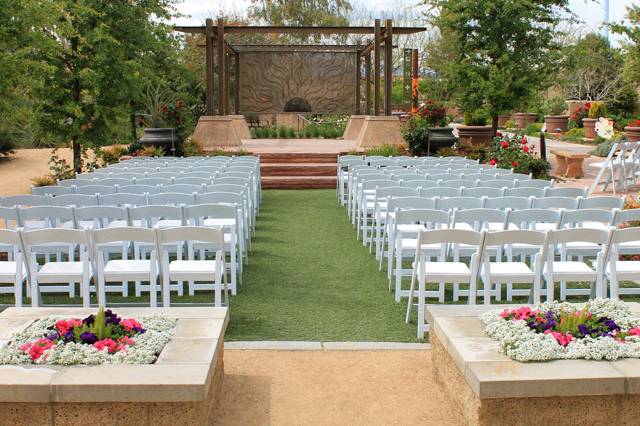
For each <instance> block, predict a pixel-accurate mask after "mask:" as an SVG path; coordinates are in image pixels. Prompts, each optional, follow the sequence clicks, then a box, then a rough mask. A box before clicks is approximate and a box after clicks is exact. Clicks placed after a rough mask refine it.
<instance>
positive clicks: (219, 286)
mask: <svg viewBox="0 0 640 426" xmlns="http://www.w3.org/2000/svg"><path fill="white" fill-rule="evenodd" d="M155 232H156V239H157V242H158V250H160V258H161V265H162V280H163V281H162V302H163V305H164V306H165V307H168V306H170V303H171V298H170V291H169V288H170V282H171V281H182V280H184V281H190V282H191V281H207V282H209V283H211V282H213V283H212V284H195V285H196V290H213V291H214V304H215V306H222V297H221V292H222V290H223V288H224V300H225V304H226V305H228V300H229V299H228V291H229V289H228V287H227V281H226V274H225V269H226V267H225V250H224V232H223V231H222V229H216V228H207V227H198V226H195V227H191V226H183V227H179V228H166V229H160V228H156V229H155ZM184 241H187V242H188V243H189V242H191V243H193V244H198V245H199V246H201V247H203V248H204V249H206V248H209V247H213V248H214V250H215V259H214V260H206V259H201V260H194V259H189V260H174V261H171V262H170V261H169V253H168V252H166V251H165V250H164V247H167V246H168V245H171V244H176V243H182V242H184Z"/></svg>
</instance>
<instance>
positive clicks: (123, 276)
mask: <svg viewBox="0 0 640 426" xmlns="http://www.w3.org/2000/svg"><path fill="white" fill-rule="evenodd" d="M150 273H151V261H150V260H146V259H142V260H121V259H118V260H110V261H109V262H107V264H106V265H105V266H104V277H105V280H106V281H110V280H113V281H119V280H144V279H148V277H149V274H150Z"/></svg>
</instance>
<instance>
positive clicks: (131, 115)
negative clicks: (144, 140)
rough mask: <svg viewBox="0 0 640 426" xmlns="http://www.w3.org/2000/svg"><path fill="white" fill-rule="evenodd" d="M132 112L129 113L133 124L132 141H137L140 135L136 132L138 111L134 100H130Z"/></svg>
mask: <svg viewBox="0 0 640 426" xmlns="http://www.w3.org/2000/svg"><path fill="white" fill-rule="evenodd" d="M129 107H130V108H131V112H130V114H129V122H130V124H131V143H136V141H137V139H138V135H137V134H136V111H135V108H134V105H133V101H131V102H129Z"/></svg>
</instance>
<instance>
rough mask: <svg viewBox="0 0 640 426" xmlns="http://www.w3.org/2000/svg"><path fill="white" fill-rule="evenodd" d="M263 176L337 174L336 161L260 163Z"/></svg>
mask: <svg viewBox="0 0 640 426" xmlns="http://www.w3.org/2000/svg"><path fill="white" fill-rule="evenodd" d="M260 175H261V176H263V177H264V176H335V175H336V163H266V164H262V163H261V164H260Z"/></svg>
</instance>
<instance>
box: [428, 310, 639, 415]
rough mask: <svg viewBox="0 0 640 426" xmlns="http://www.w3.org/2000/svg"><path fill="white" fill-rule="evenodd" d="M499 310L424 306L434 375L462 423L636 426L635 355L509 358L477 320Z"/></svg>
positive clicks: (636, 377) (637, 379) (637, 382)
mask: <svg viewBox="0 0 640 426" xmlns="http://www.w3.org/2000/svg"><path fill="white" fill-rule="evenodd" d="M630 306H631V307H632V310H633V311H634V312H636V313H640V305H639V304H637V303H632V304H630ZM503 307H506V305H503V306H500V305H491V306H482V305H476V306H443V305H440V306H436V305H434V306H428V307H427V320H428V321H429V323H430V324H431V333H430V342H431V348H432V350H431V358H432V363H433V366H434V374H435V379H436V381H437V382H438V383H439V384H440V386H442V387H443V388H444V390H445V393H446V394H448V396H449V398H450V399H451V400H452V401H453V402H454V404H455V405H457V406H458V407H459V410H460V411H461V412H462V414H463V416H464V418H465V419H466V421H467V423H468V424H469V425H492V426H494V425H514V424H516V425H540V424H553V425H578V424H601V425H605V424H606V425H632V424H638V412H637V406H638V404H639V403H640V360H637V359H625V360H620V361H615V362H608V361H587V360H558V361H550V362H531V363H521V362H517V361H512V360H511V359H510V358H508V357H507V356H505V355H503V354H501V353H499V352H498V350H497V348H498V343H497V341H496V340H493V339H491V338H490V337H488V336H487V335H486V334H485V333H484V326H483V324H482V322H481V321H480V319H479V318H478V316H479V315H480V314H481V313H483V312H485V311H487V310H492V309H499V308H503ZM510 307H513V305H510Z"/></svg>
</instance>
